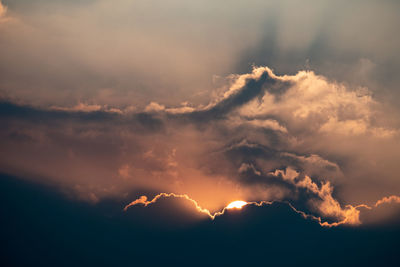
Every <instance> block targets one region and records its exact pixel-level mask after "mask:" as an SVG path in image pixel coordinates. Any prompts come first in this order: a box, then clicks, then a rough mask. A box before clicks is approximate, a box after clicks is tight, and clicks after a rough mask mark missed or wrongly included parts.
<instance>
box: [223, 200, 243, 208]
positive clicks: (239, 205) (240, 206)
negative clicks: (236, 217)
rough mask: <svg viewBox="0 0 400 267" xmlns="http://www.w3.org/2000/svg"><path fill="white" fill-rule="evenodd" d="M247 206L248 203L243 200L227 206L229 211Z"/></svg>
mask: <svg viewBox="0 0 400 267" xmlns="http://www.w3.org/2000/svg"><path fill="white" fill-rule="evenodd" d="M245 205H247V202H246V201H242V200H237V201H233V202H231V203H229V205H228V206H226V208H227V209H241V208H242V207H243V206H245Z"/></svg>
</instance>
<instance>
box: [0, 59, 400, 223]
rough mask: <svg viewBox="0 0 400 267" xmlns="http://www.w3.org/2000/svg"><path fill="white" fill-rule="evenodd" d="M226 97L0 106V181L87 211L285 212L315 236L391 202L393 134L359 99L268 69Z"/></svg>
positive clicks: (380, 110) (364, 94) (310, 76)
mask: <svg viewBox="0 0 400 267" xmlns="http://www.w3.org/2000/svg"><path fill="white" fill-rule="evenodd" d="M225 88H226V90H225V91H223V92H221V94H219V95H216V96H215V98H213V100H212V101H211V102H210V103H209V104H207V105H200V106H195V105H190V104H187V103H184V104H183V105H182V106H168V105H164V104H163V103H156V102H152V103H150V104H149V106H147V107H145V108H144V109H143V111H140V110H132V109H118V108H112V107H107V106H101V105H89V104H84V103H81V104H79V105H78V106H76V107H74V108H63V107H50V108H47V109H43V108H35V107H31V106H24V105H18V104H15V103H11V102H7V101H3V102H2V103H1V105H0V118H1V121H2V125H5V126H6V127H4V128H2V130H1V131H0V134H1V137H2V138H1V147H2V148H3V149H2V151H1V157H0V159H1V161H0V168H1V171H2V172H5V173H10V174H14V175H18V176H23V177H30V178H33V179H35V180H39V181H45V182H48V183H53V184H56V185H58V186H60V187H61V188H63V190H65V191H66V192H67V193H68V194H71V195H72V196H78V197H79V198H82V199H86V200H89V201H91V202H97V201H99V200H100V199H102V198H105V197H114V198H120V199H124V198H127V197H128V196H129V195H131V194H132V193H134V192H136V193H138V194H140V193H146V192H149V193H151V192H155V193H156V194H157V193H158V192H165V193H174V194H176V195H186V196H188V198H190V199H192V200H193V201H195V203H197V204H196V207H198V208H200V207H201V208H200V209H206V210H207V211H208V212H209V214H213V213H215V212H218V211H219V210H221V209H222V208H223V207H225V206H226V205H227V203H229V202H231V201H233V200H237V199H243V200H245V201H248V202H260V201H287V202H289V203H290V205H292V206H293V208H294V209H295V210H298V211H300V212H302V213H304V214H307V216H312V217H314V218H320V219H319V220H321V224H326V225H331V224H333V225H336V224H343V223H346V224H352V225H358V224H360V223H361V220H360V208H361V207H366V208H365V209H368V208H369V207H370V206H371V207H372V206H373V205H374V203H376V201H378V200H379V199H382V198H383V199H382V200H381V201H383V202H389V199H392V198H393V199H397V197H396V195H397V193H398V192H399V188H400V184H399V181H398V179H397V173H398V171H399V169H398V166H397V164H396V159H397V158H398V156H400V155H398V153H399V151H400V148H399V144H400V143H399V142H398V141H399V132H398V129H397V128H396V127H395V126H394V125H391V124H390V123H388V122H387V120H386V117H385V116H384V114H385V113H384V111H385V110H384V107H383V106H382V105H381V104H380V103H379V102H378V101H376V100H374V99H373V98H372V96H371V95H370V94H369V93H368V91H366V90H365V89H364V90H362V91H361V92H360V91H359V89H356V90H352V89H351V88H347V87H346V86H345V85H343V84H338V83H336V82H332V81H329V80H327V79H326V78H325V77H322V76H319V75H316V74H315V73H313V72H311V71H301V72H299V73H297V74H296V75H284V76H279V75H276V74H274V73H273V71H272V70H271V69H269V68H267V67H255V68H254V69H253V71H252V72H251V73H248V74H243V75H232V76H230V78H229V79H228V83H227V84H226V86H225ZM376 175H379V176H376ZM371 181H373V183H372V182H371ZM336 188H338V189H336ZM377 188H379V190H377ZM391 195H393V197H392V198H388V200H385V198H384V197H389V196H391ZM139 200H140V199H139ZM146 201H147V199H146V200H143V201H139V202H140V203H144V202H146ZM139 202H138V203H139ZM395 202H396V201H395ZM378 203H379V204H378ZM135 204H136V202H135ZM376 205H377V206H379V205H380V202H379V201H378V202H377V204H376ZM367 206H368V207H367ZM369 209H370V208H369Z"/></svg>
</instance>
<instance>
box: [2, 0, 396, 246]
mask: <svg viewBox="0 0 400 267" xmlns="http://www.w3.org/2000/svg"><path fill="white" fill-rule="evenodd" d="M399 11H400V2H399V1H393V0H392V1H389V0H383V1H382V0H381V1H377V0H376V1H372V0H371V1H369V0H354V1H344V0H343V1H342V0H338V1H328V0H303V1H295V0H292V1H289V0H280V1H278V0H271V1H266V0H263V1H258V0H250V1H238V0H221V1H210V0H204V1H183V0H115V1H109V0H82V1H77V0H73V1H72V0H69V1H67V0H36V1H28V0H1V1H0V123H1V127H0V174H1V175H2V176H4V177H7V178H4V179H6V180H5V181H7V182H5V183H6V184H7V186H9V185H8V180H7V179H20V180H23V181H28V182H29V183H32V188H33V185H39V186H44V185H46V186H50V188H52V190H53V191H54V192H55V193H56V194H57V196H60V197H64V198H67V199H69V200H68V201H76V203H84V204H80V205H88V206H85V209H89V210H90V209H93V210H98V209H100V210H103V211H104V210H106V211H104V212H106V213H107V212H109V210H108V209H109V206H107V204H104V203H114V204H113V205H116V206H117V204H115V203H118V205H119V207H118V208H117V209H118V212H122V210H123V209H124V207H125V206H126V205H128V206H126V214H130V215H129V216H132V217H133V218H134V217H135V214H140V216H142V217H145V219H144V220H145V222H146V223H150V224H152V223H154V221H157V220H158V219H157V218H164V217H165V216H167V217H168V216H181V217H179V218H184V219H182V220H183V221H185V222H186V220H188V221H191V222H193V221H196V222H202V221H204V220H208V219H210V218H211V219H214V216H213V214H217V216H216V217H218V216H219V217H221V218H220V220H221V221H219V222H220V223H221V225H225V223H226V221H225V220H228V221H229V216H230V215H229V214H230V213H229V212H228V211H227V209H225V208H224V207H226V206H227V205H228V204H229V203H230V202H232V201H234V200H242V201H246V202H248V203H249V204H248V205H247V206H248V207H247V208H248V210H247V209H246V208H244V210H247V211H246V212H249V213H250V214H251V215H249V216H253V213H254V214H256V215H254V216H266V214H267V213H265V212H268V210H270V211H271V210H272V209H275V208H276V209H278V210H279V209H281V208H282V207H280V206H279V205H284V206H285V208H288V209H289V211H287V210H285V209H284V210H283V211H282V212H284V213H285V214H286V212H288V214H292V213H293V214H292V215H293V216H299V217H301V220H302V222H301V223H299V222H298V221H297V223H299V224H298V225H300V226H299V227H300V228H299V229H301V228H302V227H306V226H304V225H303V224H305V225H306V224H307V223H309V224H310V225H314V223H317V224H319V225H318V227H328V228H329V227H339V228H340V227H355V228H357V227H361V226H365V227H370V226H371V227H372V226H374V227H378V228H379V227H382V228H381V229H383V227H384V225H387V224H388V222H393V221H396V222H398V220H399V218H400V217H399V214H400V213H399V212H400V210H399V203H400V177H399V173H400V165H399V164H398V163H399V158H400V119H399V118H400V109H399V105H398V102H399V101H400V90H399V86H400V53H399V52H398V49H399V47H400V35H399V34H398V29H399V26H400V15H399V14H400V13H399ZM9 177H14V178H9ZM27 187H28V188H29V187H30V186H29V185H28V186H27ZM15 190H17V191H18V190H20V189H15ZM52 190H50V191H52ZM17 191H16V192H17ZM170 193H173V194H172V195H170ZM29 194H30V193H29ZM29 194H28V195H29ZM159 194H160V195H159ZM15 195H16V197H17V198H18V193H15ZM154 197H155V198H154ZM7 201H9V199H7ZM63 201H66V200H65V199H64V200H63ZM68 203H70V202H68ZM73 203H75V202H73ZM129 203H131V204H130V205H129ZM276 203H278V204H276ZM16 205H17V204H16ZM68 205H69V204H68ZM103 205H106V206H107V207H108V208H104V207H105V206H103ZM110 205H111V204H110ZM158 205H160V206H158ZM274 205H278V206H277V207H275V206H274ZM134 206H135V207H134ZM143 206H146V207H147V208H148V209H149V214H147V215H146V214H145V215H143V214H144V213H143V212H145V211H140V210H141V209H146V208H144V207H143ZM152 206H154V208H151V207H152ZM160 207H162V208H160ZM165 207H166V208H165ZM139 208H141V209H139ZM160 210H161V211H160ZM116 212H117V211H115V210H114V211H113V212H112V213H113V214H114V213H116ZM166 212H167V213H168V212H169V213H168V214H170V215H165V214H166ZM63 214H69V213H68V212H66V213H63ZM163 214H164V215H163ZM171 214H172V215H171ZM257 214H261V215H257ZM203 215H204V216H203ZM206 215H209V216H208V217H210V218H208V217H207V216H206ZM292 215H290V216H292ZM63 216H64V215H63ZM74 216H75V215H74ZM79 216H80V215H79ZM121 216H122V217H123V215H121V214H118V215H117V216H116V217H118V218H116V220H123V219H121ZM126 216H128V215H126ZM138 216H139V215H138ZM140 216H139V217H140ZM163 216H164V217H163ZM285 216H286V215H285ZM288 216H289V215H288ZM290 216H289V217H290ZM111 217H112V216H111ZM13 218H14V217H13ZM15 218H17V217H15ZM257 218H258V217H257ZM262 218H263V219H260V218H258V219H260V220H261V221H263V220H264V217H262ZM285 218H286V217H285ZM296 218H297V217H296ZM258 219H255V221H257V220H258ZM15 220H17V219H15ZM32 220H33V219H32ZM129 220H131V219H129ZM135 223H136V222H135ZM146 223H145V224H146ZM11 224H12V223H11ZM184 224H185V223H184ZM188 225H189V223H188ZM202 227H203V226H202ZM207 227H208V226H207ZM210 227H211V226H210ZM310 227H311V226H310ZM312 227H314V226H312ZM355 228H351V229H353V230H354V229H355ZM201 229H203V228H201V227H200V228H198V231H200V232H201V231H202V230H201ZM207 229H208V228H207ZM345 229H346V228H345ZM396 229H397V228H396ZM203 230H204V229H203ZM397 230H398V229H397ZM397 230H396V231H397ZM204 231H205V230H204ZM207 231H208V230H207ZM263 231H264V230H263ZM318 231H319V230H318ZM318 231H317V232H318ZM317 232H313V235H315V236H318V235H319V234H320V233H319V232H318V233H317ZM367 232H368V231H367ZM316 233H317V234H316ZM396 234H397V235H398V231H397V232H396ZM343 235H344V236H346V235H345V234H344V233H343ZM250 242H251V240H250ZM391 247H392V245H390V244H389V243H388V245H387V248H388V249H389V248H391Z"/></svg>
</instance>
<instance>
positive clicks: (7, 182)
mask: <svg viewBox="0 0 400 267" xmlns="http://www.w3.org/2000/svg"><path fill="white" fill-rule="evenodd" d="M0 184H1V186H0V188H1V189H0V190H1V194H0V199H1V201H0V209H1V212H2V213H3V214H7V216H5V217H4V218H3V220H2V227H1V228H0V231H1V235H2V237H3V240H5V242H3V243H2V250H1V256H2V257H1V262H2V265H4V266H27V265H41V266H54V265H57V266H71V265H74V266H87V265H96V266H109V265H117V266H122V265H124V266H136V265H138V264H143V265H147V266H156V265H160V264H164V265H165V264H173V265H187V264H189V265H192V266H197V265H198V266H204V265H208V266H214V265H218V266H220V265H229V266H243V265H247V266H256V265H259V264H260V263H261V264H262V263H266V264H271V265H279V266H292V265H296V266H309V265H314V263H315V262H319V263H321V262H323V263H324V265H326V266H337V265H340V264H351V265H353V266H365V265H385V266H396V264H397V262H398V253H397V250H396V248H397V247H396V242H397V240H398V237H399V230H398V227H397V226H398V225H397V226H396V225H392V226H386V227H385V228H375V227H373V228H371V227H370V228H330V229H326V228H321V227H320V226H319V225H318V224H317V223H313V222H311V221H307V220H304V219H303V218H302V217H301V216H300V215H299V214H297V213H295V212H293V210H292V209H291V208H290V207H289V206H287V205H286V204H282V203H276V204H274V205H270V206H263V207H253V206H249V207H247V208H244V209H242V210H241V211H240V212H238V211H234V210H233V211H231V212H229V213H226V214H225V215H223V216H220V217H218V218H217V219H216V220H215V221H209V220H205V221H200V222H199V221H197V222H195V223H194V224H193V222H192V224H186V226H182V225H180V224H170V225H169V226H168V227H167V228H166V227H165V225H164V224H165V223H166V222H168V221H174V220H175V219H177V218H182V217H180V214H184V208H182V207H181V208H180V207H176V206H175V210H170V209H168V206H169V207H171V205H174V203H173V202H171V200H170V202H169V203H167V204H169V205H162V204H161V203H160V206H158V207H157V206H153V207H149V208H147V209H143V208H141V207H137V208H131V209H130V210H129V211H128V212H123V211H122V210H121V209H119V208H120V205H121V204H122V203H120V202H118V201H115V200H104V201H102V202H100V203H98V204H97V205H95V206H93V205H89V204H86V203H82V202H76V201H71V200H66V199H64V198H62V197H60V194H58V193H56V192H55V190H54V188H49V187H42V186H38V185H36V184H31V183H27V182H22V181H21V180H19V179H18V178H17V177H10V176H7V175H1V177H0ZM15 196H18V198H16V197H15ZM165 208H167V209H165ZM177 210H179V211H180V212H177ZM150 218H151V219H150ZM149 221H151V222H153V224H151V225H149V224H148V223H149ZM288 254H289V255H290V256H288ZM333 254H335V255H336V254H340V255H346V256H345V257H344V256H343V257H332V255H333ZM327 259H329V260H327Z"/></svg>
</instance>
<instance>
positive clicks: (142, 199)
mask: <svg viewBox="0 0 400 267" xmlns="http://www.w3.org/2000/svg"><path fill="white" fill-rule="evenodd" d="M170 197H173V198H182V199H186V200H188V201H190V202H191V203H192V204H193V205H194V206H195V208H196V210H197V211H198V212H201V213H204V214H206V215H207V216H208V217H209V218H210V219H211V220H214V219H215V218H216V217H217V216H221V215H223V214H224V213H225V212H226V210H229V209H235V208H237V207H236V206H234V205H232V206H231V207H230V205H231V204H232V203H235V202H241V203H240V204H241V207H240V208H242V207H244V206H247V205H255V206H258V207H261V206H263V205H271V204H273V203H285V204H287V205H288V206H289V207H290V208H291V209H292V210H293V211H294V212H296V213H297V214H299V215H301V216H302V217H303V218H304V219H310V220H313V221H316V222H317V223H318V224H319V225H320V226H323V227H336V226H339V225H345V224H348V225H349V224H350V225H354V223H351V222H349V221H348V220H347V219H344V220H342V221H338V222H332V223H329V222H327V221H323V220H322V218H321V217H318V216H314V215H311V214H307V213H305V212H303V211H300V210H298V209H296V208H295V207H294V206H293V205H292V204H291V203H290V202H288V201H264V200H262V201H259V202H256V201H252V202H247V201H233V202H231V203H229V204H228V205H227V206H225V207H224V208H223V209H222V210H220V211H217V212H215V213H211V212H210V211H209V210H208V209H206V208H202V207H201V206H200V205H199V204H198V203H197V201H196V200H194V199H192V198H190V197H189V196H188V195H186V194H175V193H160V194H158V195H156V196H155V197H154V198H153V199H152V200H150V201H148V200H147V199H148V198H147V196H141V197H140V198H138V199H136V200H134V201H132V202H131V203H129V204H128V205H126V206H125V207H124V211H127V210H128V208H129V207H132V206H135V205H138V204H142V205H144V206H145V207H147V206H148V205H151V204H154V203H156V202H157V201H158V200H159V199H161V198H170ZM385 203H400V197H399V196H394V195H392V196H389V197H384V198H382V199H380V200H378V201H377V202H376V203H375V204H374V205H373V206H369V205H366V204H361V205H358V206H355V207H353V206H351V207H352V208H354V209H359V208H366V209H370V210H371V209H373V208H376V207H378V206H380V205H382V204H385ZM349 206H350V205H349ZM360 224H361V223H360Z"/></svg>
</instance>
